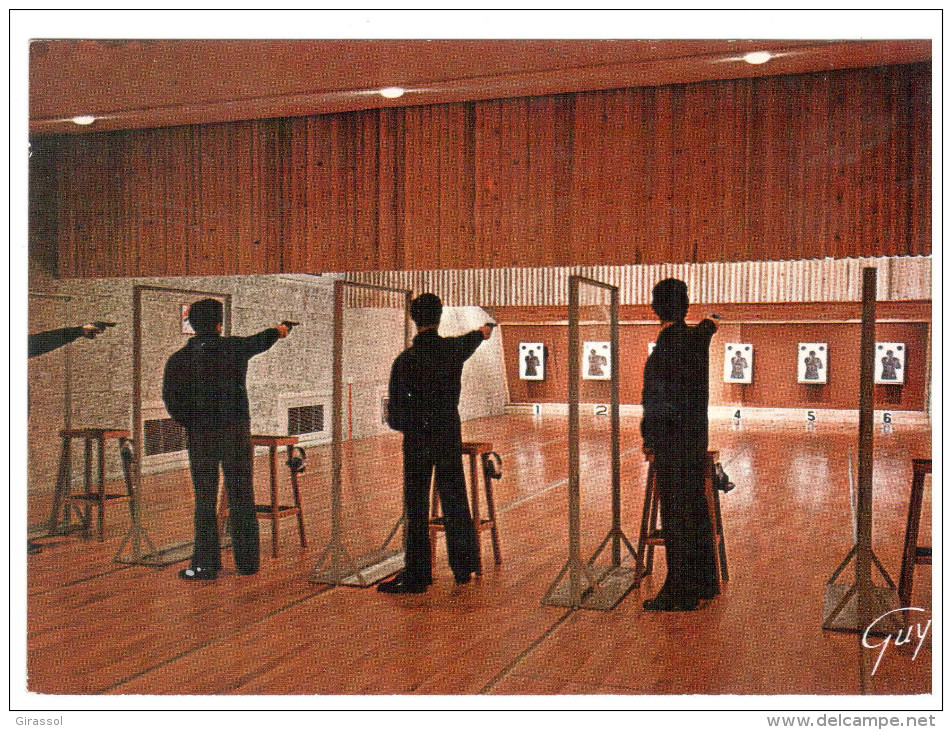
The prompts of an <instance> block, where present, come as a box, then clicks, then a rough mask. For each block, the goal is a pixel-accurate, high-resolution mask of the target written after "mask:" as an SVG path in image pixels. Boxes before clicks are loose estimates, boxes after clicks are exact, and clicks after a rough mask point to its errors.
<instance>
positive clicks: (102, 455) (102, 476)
mask: <svg viewBox="0 0 952 730" xmlns="http://www.w3.org/2000/svg"><path fill="white" fill-rule="evenodd" d="M98 447H99V454H98V456H99V498H98V500H97V502H96V506H97V508H98V511H99V540H100V542H102V541H103V540H105V539H106V440H105V439H104V438H103V437H102V436H100V437H99V439H98Z"/></svg>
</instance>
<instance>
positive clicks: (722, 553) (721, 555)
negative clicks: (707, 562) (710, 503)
mask: <svg viewBox="0 0 952 730" xmlns="http://www.w3.org/2000/svg"><path fill="white" fill-rule="evenodd" d="M714 514H715V517H716V519H717V522H716V523H715V525H714V529H715V530H716V531H717V535H716V537H717V545H718V553H717V554H718V559H719V560H720V563H721V580H729V579H730V577H729V575H728V573H727V546H726V545H725V544H724V522H723V521H722V519H721V497H720V495H719V494H718V493H717V492H716V491H715V492H714Z"/></svg>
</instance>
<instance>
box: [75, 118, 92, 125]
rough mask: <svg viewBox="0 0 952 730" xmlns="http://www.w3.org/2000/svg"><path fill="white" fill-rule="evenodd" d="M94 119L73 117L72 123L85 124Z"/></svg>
mask: <svg viewBox="0 0 952 730" xmlns="http://www.w3.org/2000/svg"><path fill="white" fill-rule="evenodd" d="M95 121H96V117H73V124H79V125H82V126H84V127H85V126H86V125H87V124H92V123H93V122H95Z"/></svg>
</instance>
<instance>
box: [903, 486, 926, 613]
mask: <svg viewBox="0 0 952 730" xmlns="http://www.w3.org/2000/svg"><path fill="white" fill-rule="evenodd" d="M924 486H925V474H923V473H922V472H914V473H913V475H912V492H911V494H910V495H909V516H908V517H907V519H906V542H905V545H904V546H903V549H902V568H901V569H900V571H899V590H898V593H899V605H901V606H908V605H909V602H910V601H911V600H912V578H913V572H914V571H915V568H916V547H917V546H918V544H919V520H920V518H921V517H922V493H923V489H924Z"/></svg>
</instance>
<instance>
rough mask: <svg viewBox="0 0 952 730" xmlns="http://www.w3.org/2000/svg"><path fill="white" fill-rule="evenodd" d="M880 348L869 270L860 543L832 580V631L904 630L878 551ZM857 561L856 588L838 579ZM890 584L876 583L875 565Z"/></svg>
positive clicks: (828, 617)
mask: <svg viewBox="0 0 952 730" xmlns="http://www.w3.org/2000/svg"><path fill="white" fill-rule="evenodd" d="M875 346H876V269H875V268H865V269H863V318H862V337H861V341H860V386H859V387H860V391H859V468H858V470H857V495H856V525H855V528H856V532H855V535H856V538H855V539H856V542H855V544H854V546H853V549H852V550H850V552H849V554H848V555H847V556H846V558H845V559H844V560H843V562H842V563H840V565H839V567H838V568H837V569H836V571H834V573H833V575H832V577H831V578H830V580H829V581H828V582H827V585H826V594H825V596H824V601H823V615H824V618H823V628H824V629H825V630H829V631H847V632H851V633H865V632H867V631H868V632H869V633H871V634H873V633H874V634H888V633H894V632H895V631H898V630H900V629H901V628H902V621H901V620H900V618H899V615H898V614H896V613H892V614H890V615H889V616H886V617H885V618H884V619H883V618H881V617H882V616H883V615H884V614H887V613H889V612H890V611H893V610H895V609H897V608H899V597H898V595H897V593H896V585H895V583H893V581H892V579H891V578H890V577H889V574H888V573H886V570H885V569H884V568H883V566H882V563H880V562H879V559H878V558H877V557H876V555H875V553H874V552H873V542H872V537H873V407H874V402H873V370H874V367H875V364H874V358H875ZM850 560H852V561H853V563H854V567H855V579H854V582H853V584H852V585H849V586H847V585H844V584H839V583H836V579H837V578H838V577H839V576H840V574H841V573H842V572H843V571H844V570H845V569H846V567H847V566H848V565H849V562H850ZM874 565H875V566H876V568H877V569H878V570H879V573H880V575H881V576H882V578H883V579H884V580H885V581H886V584H887V586H886V587H880V586H878V585H876V583H875V582H874V581H873V575H872V569H873V566H874Z"/></svg>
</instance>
